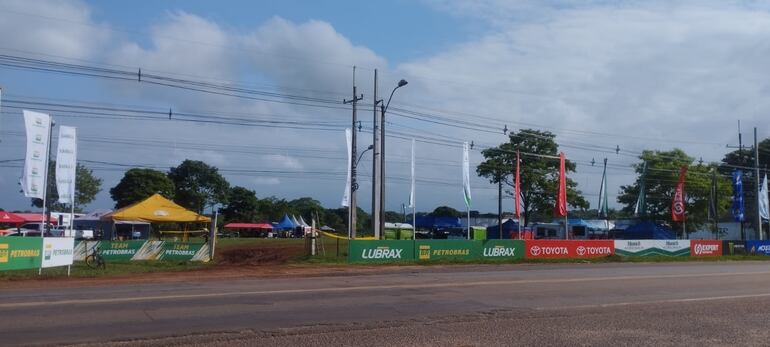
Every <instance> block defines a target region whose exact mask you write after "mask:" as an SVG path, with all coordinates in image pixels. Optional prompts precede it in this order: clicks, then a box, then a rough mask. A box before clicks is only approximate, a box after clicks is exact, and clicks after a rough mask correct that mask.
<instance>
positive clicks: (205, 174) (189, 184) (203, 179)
mask: <svg viewBox="0 0 770 347" xmlns="http://www.w3.org/2000/svg"><path fill="white" fill-rule="evenodd" d="M168 178H170V179H171V181H173V182H174V187H175V191H174V201H175V202H176V203H178V204H179V205H182V206H184V207H186V208H188V209H190V210H193V211H196V212H198V213H203V210H204V209H205V208H206V207H208V206H213V205H215V204H224V203H227V193H228V192H229V191H230V183H228V182H227V180H226V179H225V178H224V177H222V175H220V174H219V169H217V168H216V167H213V166H209V165H208V164H206V163H204V162H202V161H198V160H185V161H183V162H182V163H181V164H179V166H177V167H173V168H171V170H169V172H168Z"/></svg>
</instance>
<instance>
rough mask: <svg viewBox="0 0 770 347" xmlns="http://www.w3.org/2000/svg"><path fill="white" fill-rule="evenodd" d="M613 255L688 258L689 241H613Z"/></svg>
mask: <svg viewBox="0 0 770 347" xmlns="http://www.w3.org/2000/svg"><path fill="white" fill-rule="evenodd" d="M615 254H617V255H621V256H624V257H644V256H656V255H665V256H672V257H675V256H688V255H690V240H615Z"/></svg>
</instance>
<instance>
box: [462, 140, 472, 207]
mask: <svg viewBox="0 0 770 347" xmlns="http://www.w3.org/2000/svg"><path fill="white" fill-rule="evenodd" d="M468 148H469V146H468V143H467V142H463V198H465V206H467V207H468V208H470V207H471V168H470V161H469V159H468Z"/></svg>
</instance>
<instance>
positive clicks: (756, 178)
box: [754, 127, 765, 240]
mask: <svg viewBox="0 0 770 347" xmlns="http://www.w3.org/2000/svg"><path fill="white" fill-rule="evenodd" d="M754 182H756V187H757V189H756V192H757V232H759V239H760V240H764V239H765V237H764V235H762V217H761V216H760V215H759V146H757V127H754Z"/></svg>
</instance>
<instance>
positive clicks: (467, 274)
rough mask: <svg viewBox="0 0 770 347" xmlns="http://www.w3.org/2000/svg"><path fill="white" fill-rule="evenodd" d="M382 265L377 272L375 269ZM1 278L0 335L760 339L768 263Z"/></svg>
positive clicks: (43, 341) (330, 342) (315, 341)
mask: <svg viewBox="0 0 770 347" xmlns="http://www.w3.org/2000/svg"><path fill="white" fill-rule="evenodd" d="M381 270H382V271H381ZM367 271H368V272H365V273H358V274H355V275H352V274H350V273H344V274H343V275H327V276H320V277H305V276H304V275H301V276H293V275H287V276H282V275H279V276H275V277H270V278H267V277H248V278H216V279H214V278H205V277H201V278H198V279H193V280H191V279H187V280H185V281H176V282H149V283H132V284H106V283H101V284H99V285H85V286H77V287H71V288H32V289H30V288H25V289H2V290H0V315H2V316H3V317H9V318H12V319H6V320H5V321H4V323H3V324H2V325H0V334H2V336H3V344H4V345H7V346H13V345H47V344H83V345H88V346H105V345H106V346H109V345H114V346H169V345H194V346H251V345H259V346H271V345H274V346H297V345H314V346H339V345H376V346H389V345H403V346H490V345H491V346H494V345H499V346H503V345H556V346H562V345H596V346H611V345H612V346H614V345H664V346H665V345H672V346H673V345H705V344H724V345H765V344H766V341H767V339H768V338H769V337H770V333H768V331H767V329H766V322H767V321H768V319H770V314H768V313H767V312H766V307H768V304H770V289H768V288H770V267H768V265H767V263H766V262H690V263H657V264H619V263H612V264H509V265H464V266H440V267H433V266H429V267H419V266H418V267H387V268H377V270H376V271H369V270H368V269H367Z"/></svg>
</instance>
